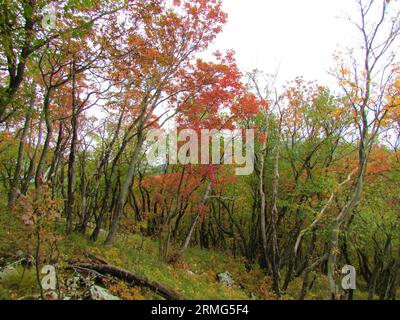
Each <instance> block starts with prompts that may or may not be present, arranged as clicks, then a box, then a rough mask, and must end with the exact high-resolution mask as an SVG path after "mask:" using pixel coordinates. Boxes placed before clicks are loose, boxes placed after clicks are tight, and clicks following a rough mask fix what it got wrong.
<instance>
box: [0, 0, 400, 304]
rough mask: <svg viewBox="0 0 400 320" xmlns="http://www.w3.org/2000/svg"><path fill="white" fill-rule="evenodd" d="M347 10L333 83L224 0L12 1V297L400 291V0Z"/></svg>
mask: <svg viewBox="0 0 400 320" xmlns="http://www.w3.org/2000/svg"><path fill="white" fill-rule="evenodd" d="M224 1H228V0H224ZM349 1H352V2H354V7H355V8H356V10H357V11H356V12H353V13H352V16H351V18H349V19H347V20H346V21H343V23H347V24H350V25H352V30H353V32H354V34H353V36H354V37H355V38H356V39H358V42H356V43H354V47H353V48H345V47H343V48H341V50H340V51H337V52H332V66H333V67H332V69H331V70H329V71H327V72H329V76H330V77H331V78H332V79H333V82H334V83H335V85H333V86H332V87H327V86H325V85H322V84H320V83H318V81H310V80H308V79H305V78H304V77H303V76H302V75H299V76H298V77H297V78H295V79H285V84H284V85H278V84H277V83H276V81H275V80H276V76H277V75H276V73H274V72H275V71H274V70H260V69H254V70H242V68H240V67H239V65H238V63H237V59H236V53H235V52H234V51H233V50H228V51H226V50H220V51H217V50H215V51H214V50H213V51H212V52H210V48H211V47H212V45H213V43H214V41H215V39H216V38H217V37H218V35H219V34H220V33H221V32H222V31H223V28H224V25H225V24H226V23H227V21H228V19H229V17H228V15H227V14H226V13H225V12H224V10H223V1H222V0H112V1H110V0H0V3H1V6H0V41H1V44H0V299H4V300H18V299H22V300H23V299H34V300H36V299H41V300H63V299H64V300H78V299H84V300H86V299H93V300H116V299H121V300H153V299H167V300H178V299H179V300H181V299H182V300H203V299H210V300H215V299H226V300H246V299H252V300H297V299H298V300H353V299H354V300H396V299H398V298H399V297H400V295H399V294H400V193H399V190H400V59H399V56H398V53H399V52H400V50H399V48H400V2H399V1H397V0H349ZM212 48H214V47H212ZM299 63H301V61H299ZM154 132H158V133H162V134H165V135H166V136H167V138H166V139H165V140H164V144H165V145H166V146H167V148H168V150H169V152H168V154H167V155H166V156H164V157H160V156H162V150H161V149H160V148H159V150H158V153H156V152H155V151H154V150H155V149H156V147H157V146H158V147H160V144H161V138H160V137H158V138H156V139H153V138H154V137H151V134H153V133H154ZM173 132H175V133H176V134H177V135H178V136H177V137H176V138H175V141H173V140H174V139H173V138H171V137H172V135H171V133H173ZM203 132H208V133H209V135H208V136H207V135H206V136H203V135H201V140H200V133H203ZM228 140H229V141H233V148H232V145H231V144H229V143H223V142H224V141H225V142H226V141H228ZM174 143H175V144H174ZM233 149H234V157H233V159H232V157H229V156H230V155H232V154H233ZM171 150H172V151H174V150H175V154H173V152H171ZM153 151H154V152H155V155H156V156H155V157H153V159H151V157H150V156H149V154H150V153H152V152H153ZM177 158H179V159H177ZM200 158H201V161H200ZM151 160H153V161H151ZM220 160H225V161H220ZM244 160H245V161H244ZM244 166H250V167H251V170H244V171H243V170H242V171H241V170H240V169H243V167H244ZM240 172H241V173H240ZM346 270H347V271H346Z"/></svg>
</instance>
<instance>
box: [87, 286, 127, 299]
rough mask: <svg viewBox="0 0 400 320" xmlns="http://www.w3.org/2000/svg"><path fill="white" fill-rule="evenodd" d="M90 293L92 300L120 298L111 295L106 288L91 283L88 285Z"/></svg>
mask: <svg viewBox="0 0 400 320" xmlns="http://www.w3.org/2000/svg"><path fill="white" fill-rule="evenodd" d="M90 295H91V297H92V299H93V300H121V299H120V298H118V297H117V296H114V295H112V294H111V293H110V292H109V291H108V290H107V289H104V288H102V287H99V286H96V285H93V286H91V287H90Z"/></svg>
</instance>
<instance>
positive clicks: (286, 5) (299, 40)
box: [211, 0, 356, 85]
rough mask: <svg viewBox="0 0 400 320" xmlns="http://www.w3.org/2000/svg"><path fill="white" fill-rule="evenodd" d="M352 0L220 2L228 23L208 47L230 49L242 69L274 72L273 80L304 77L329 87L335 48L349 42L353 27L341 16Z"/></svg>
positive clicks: (347, 11) (350, 10)
mask: <svg viewBox="0 0 400 320" xmlns="http://www.w3.org/2000/svg"><path fill="white" fill-rule="evenodd" d="M354 3H355V2H354V1H353V0H225V1H224V11H225V12H227V13H228V23H227V24H226V25H225V28H224V30H223V32H222V34H220V35H219V36H218V38H217V39H216V41H215V43H214V45H213V46H212V47H211V50H214V51H215V50H217V49H220V50H221V51H222V50H225V49H234V50H235V51H236V58H237V61H238V64H239V66H240V68H241V70H242V71H250V70H252V69H254V68H257V69H260V70H262V71H265V72H267V73H275V71H276V70H277V68H278V67H279V66H280V68H279V78H278V83H280V84H283V83H284V82H286V81H289V80H292V79H294V78H295V77H296V76H304V78H305V79H306V80H318V82H319V83H320V84H325V85H329V84H331V83H333V79H332V78H331V77H330V76H329V75H328V74H327V71H328V70H329V68H331V67H332V66H333V58H332V54H333V53H334V51H335V50H337V49H345V48H346V47H352V46H354V39H355V35H356V30H355V29H354V27H353V26H352V25H351V24H350V22H348V21H346V20H345V19H344V18H345V17H346V16H348V15H349V14H352V13H353V14H354V13H356V11H355V10H354Z"/></svg>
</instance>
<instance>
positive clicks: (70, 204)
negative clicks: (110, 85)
mask: <svg viewBox="0 0 400 320" xmlns="http://www.w3.org/2000/svg"><path fill="white" fill-rule="evenodd" d="M71 72H72V115H71V129H72V137H71V146H70V153H69V159H68V192H67V202H66V208H65V213H66V216H67V226H66V233H67V234H69V233H71V232H72V229H73V225H72V224H73V210H74V205H75V193H74V192H75V159H76V146H77V143H78V141H77V140H78V114H77V110H76V96H75V85H76V82H75V80H76V79H75V61H73V62H72V65H71Z"/></svg>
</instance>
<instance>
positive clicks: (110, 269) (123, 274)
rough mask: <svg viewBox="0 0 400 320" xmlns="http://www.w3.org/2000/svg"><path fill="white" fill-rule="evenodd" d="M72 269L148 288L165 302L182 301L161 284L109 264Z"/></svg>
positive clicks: (87, 264) (81, 266)
mask: <svg viewBox="0 0 400 320" xmlns="http://www.w3.org/2000/svg"><path fill="white" fill-rule="evenodd" d="M71 268H73V269H86V270H93V271H96V272H98V273H100V274H103V275H104V274H108V275H110V276H113V277H115V278H117V279H119V280H122V281H124V282H127V283H129V284H131V285H137V286H141V287H144V288H148V289H150V290H152V291H153V292H155V293H157V294H158V295H160V296H161V297H163V298H165V299H167V300H182V299H183V298H182V296H181V295H180V294H178V293H177V292H175V291H174V290H172V289H170V288H167V287H166V286H164V285H163V284H161V283H158V282H153V281H150V280H149V279H147V278H146V277H143V276H138V275H135V274H133V273H132V272H129V271H127V270H124V269H121V268H118V267H115V266H112V265H109V264H90V263H83V264H78V265H73V266H71Z"/></svg>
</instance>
